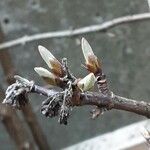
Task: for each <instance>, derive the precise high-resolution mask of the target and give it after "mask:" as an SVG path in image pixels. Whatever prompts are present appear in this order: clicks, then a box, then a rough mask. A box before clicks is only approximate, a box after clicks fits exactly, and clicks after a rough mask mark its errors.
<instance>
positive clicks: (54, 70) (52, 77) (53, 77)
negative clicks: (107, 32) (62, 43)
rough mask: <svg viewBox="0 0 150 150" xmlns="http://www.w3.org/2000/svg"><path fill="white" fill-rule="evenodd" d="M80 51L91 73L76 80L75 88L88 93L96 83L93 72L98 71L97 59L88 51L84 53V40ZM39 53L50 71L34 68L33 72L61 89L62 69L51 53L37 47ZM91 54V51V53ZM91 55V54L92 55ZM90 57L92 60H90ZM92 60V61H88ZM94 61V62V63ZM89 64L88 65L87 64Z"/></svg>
mask: <svg viewBox="0 0 150 150" xmlns="http://www.w3.org/2000/svg"><path fill="white" fill-rule="evenodd" d="M82 43H83V44H82V49H83V54H84V56H85V59H86V60H87V63H86V64H87V67H88V68H87V69H88V70H91V73H89V74H88V75H87V76H86V77H84V78H83V79H77V86H78V88H79V89H80V90H81V91H88V90H90V89H91V88H92V87H93V86H94V83H95V81H96V79H95V75H94V72H96V70H97V69H98V70H99V69H100V66H99V63H98V59H97V57H96V56H95V55H91V53H89V51H86V48H87V47H88V46H86V45H87V44H88V43H85V39H84V40H83V39H82ZM38 49H39V52H40V54H41V56H42V58H43V60H44V61H45V62H46V64H47V65H48V67H49V68H50V69H51V72H50V71H48V70H47V69H45V68H42V67H35V68H34V70H35V71H36V72H37V73H38V74H39V75H40V76H41V77H42V78H43V80H44V81H45V82H46V83H48V84H50V85H53V86H58V87H61V88H62V87H63V86H64V81H63V77H65V75H66V73H65V71H64V69H63V66H62V64H61V63H60V62H59V61H58V60H57V59H56V58H55V57H54V56H53V55H52V53H51V52H50V51H49V50H47V49H46V48H45V47H43V46H38ZM91 52H92V51H91ZM86 53H87V54H90V55H89V58H88V59H87V55H86ZM92 54H93V53H92ZM90 57H91V58H92V59H93V60H92V59H90ZM90 60H92V61H90ZM94 60H96V62H95V61H94ZM88 62H90V63H88Z"/></svg>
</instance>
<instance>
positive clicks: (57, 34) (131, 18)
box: [0, 13, 150, 49]
mask: <svg viewBox="0 0 150 150" xmlns="http://www.w3.org/2000/svg"><path fill="white" fill-rule="evenodd" d="M149 19H150V13H142V14H135V15H128V16H124V17H119V18H115V19H112V20H110V21H107V22H104V23H102V24H97V25H90V26H85V27H81V28H77V29H72V30H61V31H52V32H45V33H39V34H34V35H25V36H23V37H20V38H18V39H14V40H11V41H8V42H5V43H2V44H0V49H5V48H9V47H13V46H16V45H24V44H25V43H27V42H32V41H37V40H41V39H52V38H63V37H72V36H76V35H81V34H87V33H93V32H103V31H106V30H108V29H111V28H113V27H115V26H118V25H121V24H126V23H131V22H137V21H144V20H149Z"/></svg>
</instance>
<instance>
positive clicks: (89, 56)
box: [81, 38, 101, 74]
mask: <svg viewBox="0 0 150 150" xmlns="http://www.w3.org/2000/svg"><path fill="white" fill-rule="evenodd" d="M81 47H82V52H83V55H84V58H85V63H86V68H87V70H89V71H90V72H93V73H94V74H96V73H98V72H99V71H100V70H101V64H100V62H99V60H98V58H97V57H96V56H95V55H94V53H93V50H92V48H91V46H90V44H89V43H88V41H87V40H86V39H85V38H82V40H81Z"/></svg>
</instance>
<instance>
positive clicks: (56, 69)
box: [38, 45, 64, 77]
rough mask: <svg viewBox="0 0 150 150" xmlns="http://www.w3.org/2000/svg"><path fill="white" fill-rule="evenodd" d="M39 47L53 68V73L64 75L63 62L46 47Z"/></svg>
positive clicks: (43, 56)
mask: <svg viewBox="0 0 150 150" xmlns="http://www.w3.org/2000/svg"><path fill="white" fill-rule="evenodd" d="M38 49H39V52H40V54H41V56H42V58H43V59H44V61H45V62H46V63H47V65H48V66H49V68H50V69H51V70H52V73H54V74H55V75H56V76H59V77H63V76H64V71H63V68H62V65H61V63H60V62H59V61H58V60H57V59H56V58H55V57H54V56H53V55H52V53H51V52H50V51H49V50H47V49H46V48H45V47H43V46H41V45H39V46H38Z"/></svg>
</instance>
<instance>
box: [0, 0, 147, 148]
mask: <svg viewBox="0 0 150 150" xmlns="http://www.w3.org/2000/svg"><path fill="white" fill-rule="evenodd" d="M147 11H148V6H147V1H146V0H144V1H141V0H136V1H131V0H124V1H123V0H82V1H81V0H41V1H40V0H24V1H20V0H1V1H0V21H1V24H2V28H3V31H4V33H5V35H6V40H11V39H15V38H18V37H21V36H24V35H25V34H28V35H30V34H34V33H40V32H47V31H56V30H64V29H69V28H78V27H83V26H87V25H92V24H99V23H102V22H105V21H107V20H111V19H113V18H116V17H121V16H125V15H132V14H136V13H144V12H147ZM109 33H113V34H114V37H111V36H109ZM82 36H84V37H85V38H86V39H87V40H88V41H89V42H90V44H91V46H92V48H93V50H94V52H95V54H96V55H97V56H98V57H99V58H100V59H101V60H102V62H103V70H104V72H105V73H106V75H107V78H108V81H109V85H110V88H111V90H112V91H114V92H115V93H116V94H118V95H121V96H125V97H129V98H133V99H140V100H146V101H148V99H149V97H150V86H149V80H150V76H149V74H150V63H149V61H150V48H149V47H150V42H149V39H150V22H149V21H147V22H138V23H132V24H127V25H121V26H118V27H115V28H113V29H111V30H109V31H108V32H107V33H101V32H97V33H92V34H85V35H81V36H76V37H72V38H60V39H47V40H40V41H35V42H32V43H27V44H25V45H24V46H17V47H13V48H10V53H11V56H12V58H13V63H14V64H15V66H16V68H17V70H18V72H19V74H20V75H22V76H24V77H26V78H28V79H32V80H35V81H36V83H37V84H41V85H44V82H43V81H42V80H41V79H40V77H39V76H38V75H37V74H36V73H35V72H34V70H33V68H34V67H35V66H43V67H46V68H47V66H46V64H45V63H44V61H43V60H42V58H41V57H40V55H39V53H38V50H37V46H38V45H39V44H41V45H43V46H45V47H47V48H48V49H50V50H51V52H52V53H53V54H54V55H55V56H56V57H57V58H58V59H61V58H62V57H67V58H68V61H69V66H70V68H71V70H72V72H73V73H74V74H75V75H77V76H78V77H83V76H85V75H86V74H87V72H86V70H85V69H84V68H82V67H80V65H81V63H83V62H84V59H83V55H82V53H81V47H80V44H79V41H80V39H81V37H82ZM0 70H1V68H0ZM0 77H1V78H0V82H1V83H2V84H3V88H4V89H6V84H5V81H4V76H3V72H2V71H0ZM30 99H31V103H32V104H33V107H34V110H35V112H36V114H37V117H38V120H39V122H40V124H41V126H42V128H43V130H44V133H45V134H46V136H47V138H48V141H49V143H50V145H51V147H52V148H53V149H60V148H63V147H66V146H69V145H72V144H75V143H77V142H80V141H83V140H85V139H88V138H91V137H94V136H97V135H100V134H102V133H104V132H108V131H112V130H114V129H117V128H118V127H122V126H124V125H127V124H130V123H133V122H135V121H140V120H142V119H144V118H143V117H141V116H138V115H135V114H132V113H127V112H121V111H115V110H113V111H111V112H106V113H105V114H104V115H103V116H101V117H99V118H98V119H96V120H91V119H90V113H89V112H90V108H89V107H82V108H77V109H76V108H74V109H73V112H72V117H71V118H70V119H69V124H68V125H67V126H64V125H59V124H58V123H57V118H56V119H47V118H45V117H43V116H42V115H41V113H40V111H39V105H40V103H41V101H42V99H44V97H39V96H37V95H34V96H31V98H30ZM0 145H1V146H0V149H15V148H14V146H13V143H12V141H11V140H10V138H9V135H8V134H7V132H6V130H5V128H4V127H3V126H2V124H0Z"/></svg>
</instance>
